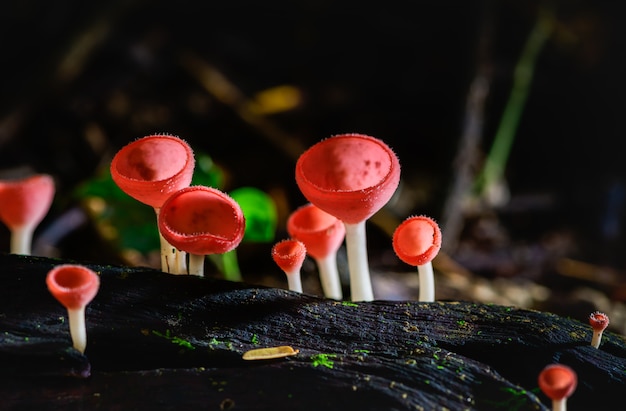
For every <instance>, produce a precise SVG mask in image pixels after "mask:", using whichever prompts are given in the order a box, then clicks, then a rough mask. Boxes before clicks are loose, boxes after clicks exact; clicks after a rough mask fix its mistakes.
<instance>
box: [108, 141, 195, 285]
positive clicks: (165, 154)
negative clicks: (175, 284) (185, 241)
mask: <svg viewBox="0 0 626 411" xmlns="http://www.w3.org/2000/svg"><path fill="white" fill-rule="evenodd" d="M194 166H195V159H194V156H193V151H192V149H191V147H190V146H189V144H187V143H186V142H185V141H184V140H182V139H181V138H178V137H175V136H171V135H166V134H155V135H150V136H146V137H143V138H140V139H138V140H135V141H133V142H132V143H129V144H127V145H126V146H124V147H122V149H121V150H119V151H118V152H117V154H115V156H114V157H113V160H112V161H111V177H112V178H113V181H115V183H116V184H117V185H118V187H119V188H120V189H122V191H124V192H125V193H126V194H128V195H129V196H131V197H133V198H134V199H136V200H138V201H140V202H142V203H144V204H147V205H149V206H151V207H153V208H154V211H155V212H156V214H157V218H158V215H159V212H160V209H161V206H162V205H163V203H164V202H165V200H166V199H167V198H168V197H169V196H170V195H171V194H172V193H174V192H176V191H178V190H180V189H182V188H185V187H188V186H189V184H191V178H192V176H193V170H194ZM159 235H160V240H161V270H162V271H164V272H168V273H173V274H182V273H183V272H185V271H186V268H185V255H184V254H181V253H180V252H178V251H177V250H176V249H175V248H173V247H172V246H171V245H170V244H168V243H167V241H166V240H165V238H163V236H162V235H161V232H160V231H159Z"/></svg>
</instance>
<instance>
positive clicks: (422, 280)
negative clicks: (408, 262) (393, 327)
mask: <svg viewBox="0 0 626 411" xmlns="http://www.w3.org/2000/svg"><path fill="white" fill-rule="evenodd" d="M417 273H418V275H419V286H420V289H419V301H425V302H433V301H435V275H434V273H433V265H432V263H431V262H430V261H429V262H427V263H426V264H422V265H418V266H417Z"/></svg>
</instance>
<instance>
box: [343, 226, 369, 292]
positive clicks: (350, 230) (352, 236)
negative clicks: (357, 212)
mask: <svg viewBox="0 0 626 411" xmlns="http://www.w3.org/2000/svg"><path fill="white" fill-rule="evenodd" d="M344 225H345V227H346V249H347V253H348V268H349V270H350V294H351V296H350V297H351V299H352V301H372V300H373V299H374V292H373V291H372V281H371V279H370V270H369V263H368V260H367V240H366V236H365V221H361V222H358V223H354V224H349V223H344Z"/></svg>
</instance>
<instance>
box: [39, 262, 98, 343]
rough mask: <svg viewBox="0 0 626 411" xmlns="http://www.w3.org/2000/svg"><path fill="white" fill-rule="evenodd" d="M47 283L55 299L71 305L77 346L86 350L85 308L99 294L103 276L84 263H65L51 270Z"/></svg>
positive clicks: (68, 311)
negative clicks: (83, 264)
mask: <svg viewBox="0 0 626 411" xmlns="http://www.w3.org/2000/svg"><path fill="white" fill-rule="evenodd" d="M46 284H47V286H48V290H50V293H51V294H52V295H53V296H54V298H56V299H57V300H58V301H59V302H60V303H61V304H63V306H64V307H65V308H67V313H68V317H69V323H70V335H71V337H72V342H73V344H74V348H76V349H77V350H78V351H80V352H81V353H84V352H85V347H86V346H87V330H86V327H85V307H86V306H87V304H89V303H90V302H91V300H93V298H94V297H95V296H96V294H97V293H98V289H99V287H100V277H98V275H97V274H96V273H95V272H93V271H92V270H90V269H89V268H87V267H84V266H82V265H76V264H62V265H58V266H56V267H54V268H53V269H52V270H50V271H49V272H48V275H47V276H46Z"/></svg>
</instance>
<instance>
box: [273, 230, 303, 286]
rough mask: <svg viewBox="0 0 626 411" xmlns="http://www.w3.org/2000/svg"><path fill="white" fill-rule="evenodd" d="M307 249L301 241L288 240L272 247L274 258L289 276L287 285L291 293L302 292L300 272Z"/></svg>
mask: <svg viewBox="0 0 626 411" xmlns="http://www.w3.org/2000/svg"><path fill="white" fill-rule="evenodd" d="M306 252H307V248H306V246H305V245H304V243H302V242H301V241H298V240H294V239H287V240H282V241H279V242H278V243H276V244H274V247H272V258H273V259H274V262H275V263H276V264H277V265H278V266H279V267H280V269H281V270H283V271H284V273H285V274H286V275H287V283H288V285H289V289H290V290H291V291H297V292H299V293H301V292H302V280H301V278H300V270H301V269H302V264H303V263H304V258H305V257H306Z"/></svg>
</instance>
